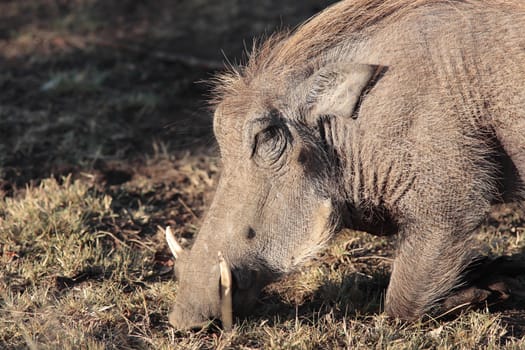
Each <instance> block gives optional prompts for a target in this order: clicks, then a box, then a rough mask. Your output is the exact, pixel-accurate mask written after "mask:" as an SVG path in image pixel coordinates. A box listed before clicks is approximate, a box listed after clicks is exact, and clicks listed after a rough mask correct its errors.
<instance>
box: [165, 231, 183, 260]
mask: <svg viewBox="0 0 525 350" xmlns="http://www.w3.org/2000/svg"><path fill="white" fill-rule="evenodd" d="M166 241H167V242H168V246H169V247H170V250H171V253H172V254H173V256H174V257H175V259H178V258H179V257H180V255H181V254H182V252H183V249H182V247H181V246H180V244H179V242H177V240H176V239H175V236H174V235H173V232H171V228H170V227H169V226H167V227H166Z"/></svg>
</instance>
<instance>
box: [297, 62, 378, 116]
mask: <svg viewBox="0 0 525 350" xmlns="http://www.w3.org/2000/svg"><path fill="white" fill-rule="evenodd" d="M385 71H386V67H384V66H377V65H369V64H359V63H346V64H343V63H340V64H331V65H328V66H325V67H323V68H321V69H320V70H318V71H317V72H315V73H314V74H313V75H312V76H311V77H310V78H309V79H308V83H307V84H308V86H307V89H308V91H309V92H308V95H307V100H306V101H307V105H308V108H309V109H310V111H311V113H312V115H313V116H319V115H334V116H337V117H354V118H355V117H356V113H357V111H358V109H359V105H360V104H361V100H362V98H363V96H365V95H366V94H367V93H368V91H370V90H371V88H372V87H373V86H374V84H375V82H377V80H378V79H379V77H380V76H381V75H382V74H383V73H384V72H385Z"/></svg>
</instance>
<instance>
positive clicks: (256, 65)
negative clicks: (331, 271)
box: [170, 0, 525, 329]
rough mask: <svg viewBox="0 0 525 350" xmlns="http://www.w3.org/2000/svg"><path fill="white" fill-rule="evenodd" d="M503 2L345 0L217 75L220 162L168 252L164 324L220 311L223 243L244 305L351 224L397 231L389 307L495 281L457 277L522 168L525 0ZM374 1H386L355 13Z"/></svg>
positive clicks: (450, 301) (407, 307)
mask: <svg viewBox="0 0 525 350" xmlns="http://www.w3.org/2000/svg"><path fill="white" fill-rule="evenodd" d="M416 3H423V4H426V5H425V6H421V7H417V6H416V5H414V4H416ZM507 3H508V4H509V5H508V6H515V8H513V9H512V11H509V10H508V9H507V8H506V7H503V5H501V7H500V5H494V4H492V3H491V2H489V1H481V2H480V3H479V4H478V5H476V2H474V4H473V5H470V4H469V3H466V2H463V1H456V2H454V4H452V3H450V2H439V1H432V0H428V1H424V0H422V1H419V2H410V1H408V0H407V1H401V0H397V1H394V0H388V1H384V2H380V1H375V0H358V1H344V2H341V3H340V4H339V5H337V6H336V7H334V8H332V9H330V10H328V11H326V12H324V13H323V14H321V15H320V16H319V17H317V18H316V19H314V20H312V21H311V22H309V23H308V24H307V25H305V26H304V27H303V28H301V29H299V30H298V31H297V32H296V33H295V34H293V35H292V36H290V37H287V38H285V39H282V40H278V39H274V42H273V43H272V44H268V45H266V46H263V47H262V48H261V49H260V50H259V51H258V52H257V53H255V54H254V55H253V56H252V58H251V59H250V62H249V63H248V65H247V67H245V68H244V69H243V70H241V72H239V73H238V74H237V73H233V74H231V75H228V76H225V77H223V78H222V80H220V82H219V85H221V86H222V87H220V89H221V91H220V93H219V97H218V98H217V99H218V103H217V107H216V110H215V116H214V131H215V136H216V138H217V141H218V143H219V147H220V153H221V159H222V163H223V171H222V175H221V178H220V181H219V185H218V188H217V192H216V194H215V197H214V200H213V203H212V205H211V207H210V209H209V211H208V213H207V215H206V218H205V220H204V223H203V226H202V228H201V230H200V233H199V234H198V236H197V239H196V242H195V244H194V246H193V248H192V249H191V251H190V252H185V254H184V255H183V256H181V257H180V259H179V260H178V261H177V262H176V269H177V278H178V280H179V290H178V295H177V300H176V305H175V307H174V309H173V311H172V313H171V314H170V323H171V324H172V325H173V326H174V327H176V328H177V329H188V328H195V327H202V326H203V325H205V324H206V323H207V322H208V320H210V319H214V318H218V319H220V318H221V306H220V305H221V297H220V295H221V291H220V287H219V280H220V277H219V268H218V266H217V253H218V252H219V251H221V252H222V253H223V254H224V257H225V259H226V261H227V263H228V264H229V266H230V267H231V270H232V274H233V281H234V282H233V288H234V293H233V310H234V314H235V315H238V316H239V315H243V314H247V313H249V311H250V309H251V308H252V306H253V305H254V303H255V301H256V298H257V295H258V293H259V292H260V290H261V289H262V287H263V286H264V285H266V284H267V283H268V282H269V281H272V280H275V279H276V278H277V277H278V276H279V275H280V274H282V273H285V272H288V271H291V270H292V269H293V268H294V267H296V266H300V264H301V263H302V262H303V261H304V260H306V259H308V258H309V257H310V256H312V255H313V254H314V253H315V252H316V251H317V250H318V249H320V248H321V247H322V246H323V244H324V243H325V242H326V241H327V240H328V239H329V238H330V237H331V236H332V235H333V233H334V232H335V231H337V229H338V228H340V227H342V226H345V225H348V226H350V227H367V226H368V227H370V230H371V231H374V229H375V230H378V231H379V232H377V233H393V232H397V233H399V235H400V243H399V247H398V251H397V254H396V258H395V261H394V265H393V272H392V277H391V281H390V285H389V287H388V291H387V294H386V300H385V311H386V312H387V313H388V314H389V315H391V316H395V317H399V318H401V319H404V320H413V319H416V318H418V317H421V316H422V315H424V314H426V313H432V314H436V313H437V314H439V313H441V312H442V311H444V310H443V308H446V309H448V308H453V307H454V306H455V305H456V304H461V303H469V302H479V301H480V300H481V299H483V300H485V299H486V298H488V296H489V295H490V294H491V293H493V292H495V291H501V290H504V288H501V287H500V285H499V284H498V283H497V281H494V280H492V279H491V280H490V283H489V282H487V283H485V285H486V287H485V286H484V285H481V284H480V285H479V286H462V285H461V283H463V282H465V281H463V280H462V278H463V275H464V273H465V270H466V268H467V266H469V264H470V262H471V261H473V259H474V258H475V256H476V254H475V251H474V245H473V240H472V239H471V237H472V234H473V232H474V231H475V230H476V228H477V227H478V226H479V225H480V223H481V222H482V221H483V219H484V217H485V215H486V213H487V212H488V211H489V209H490V205H491V203H493V202H495V201H497V200H498V199H501V198H502V197H503V196H504V195H505V196H507V197H508V198H511V197H512V196H514V197H513V198H517V196H518V195H519V193H520V191H521V190H522V189H523V183H524V178H525V136H524V135H525V117H524V116H525V86H524V85H525V51H523V49H522V48H523V47H525V38H524V37H523V35H522V34H523V32H522V30H523V26H524V25H525V8H524V7H523V5H522V4H520V2H518V1H515V2H514V1H508V2H507ZM370 4H375V6H379V5H380V4H382V5H381V6H382V7H381V8H380V9H379V7H378V9H377V11H374V10H370V9H369V10H368V12H366V11H365V12H364V13H367V14H368V13H369V16H370V18H362V17H359V16H360V15H359V14H360V13H363V11H360V8H359V6H362V7H365V5H367V6H366V7H367V8H370V6H371V5H370ZM403 4H406V5H403ZM505 6H507V5H505ZM381 11H384V13H382V12H381ZM352 16H354V17H352ZM373 16H376V17H373ZM389 16H390V17H392V18H395V20H388V18H390V17H389ZM383 18H387V20H383ZM324 23H329V25H326V26H325V27H323V25H324ZM360 23H361V24H360ZM371 23H373V25H372V24H371ZM367 24H370V27H367V26H366V25H367ZM503 27H504V28H505V30H501V28H503ZM363 28H364V29H363ZM479 43H491V44H492V45H480V44H479ZM520 48H521V49H520ZM358 62H368V63H372V64H368V63H366V64H365V63H358ZM377 219H383V220H382V221H383V222H381V223H380V224H379V225H376V223H377V221H378V220H377ZM356 220H359V221H356ZM383 224H386V225H383ZM387 227H388V228H389V229H388V230H387V229H386V228H387ZM495 286H497V287H495ZM445 311H446V310H445Z"/></svg>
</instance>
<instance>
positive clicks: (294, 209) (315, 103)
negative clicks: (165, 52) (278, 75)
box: [168, 63, 377, 329]
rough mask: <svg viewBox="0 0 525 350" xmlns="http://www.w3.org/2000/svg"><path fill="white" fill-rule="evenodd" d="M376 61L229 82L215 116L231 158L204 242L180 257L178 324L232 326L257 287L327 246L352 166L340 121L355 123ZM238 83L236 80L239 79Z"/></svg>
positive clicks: (174, 319) (226, 157)
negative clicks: (342, 151)
mask: <svg viewBox="0 0 525 350" xmlns="http://www.w3.org/2000/svg"><path fill="white" fill-rule="evenodd" d="M376 68H377V67H375V66H369V65H361V64H348V63H346V64H339V63H330V64H326V65H323V66H322V67H321V68H319V67H317V68H312V69H311V70H310V71H309V72H307V73H305V72H302V73H301V74H296V75H294V76H293V77H291V78H290V77H288V78H286V79H284V78H283V79H281V82H277V81H276V80H275V79H274V77H273V76H272V75H267V74H266V75H265V74H259V75H256V76H252V77H251V78H246V77H243V76H238V77H236V79H234V81H230V82H226V81H223V82H222V84H227V85H228V87H227V88H224V91H223V92H222V94H221V97H220V99H219V102H218V104H217V107H216V110H215V116H214V132H215V136H216V138H217V141H218V144H219V148H220V154H221V159H222V165H223V168H222V174H221V178H220V180H219V183H218V187H217V191H216V193H215V197H214V200H213V203H212V204H211V207H210V208H209V211H208V213H207V215H206V217H205V220H204V222H203V225H202V228H201V230H200V232H199V234H198V236H197V239H196V241H195V243H194V245H193V247H192V249H191V250H190V251H188V252H185V251H182V250H181V249H180V247H179V246H178V245H177V243H176V242H175V240H174V239H173V237H172V236H171V235H170V233H169V232H168V241H169V242H171V243H170V245H171V247H172V251H173V252H174V254H175V255H176V256H177V257H178V260H177V262H176V275H177V278H178V281H179V289H178V295H177V300H176V304H175V307H174V309H173V311H172V312H171V314H170V318H169V319H170V323H171V324H172V325H173V326H174V327H176V328H177V329H188V328H197V327H202V326H203V325H205V324H206V323H207V322H208V321H209V320H210V319H222V321H223V326H224V327H225V328H228V327H231V322H232V321H231V317H232V316H231V315H232V307H233V314H235V315H243V314H246V313H247V312H248V311H249V310H250V309H251V308H252V307H253V305H254V303H255V301H256V299H257V296H258V293H259V292H260V291H261V289H262V288H263V287H264V286H265V285H266V284H267V283H269V282H270V281H272V280H274V279H275V278H276V277H278V276H279V275H280V274H281V273H283V272H287V271H290V270H291V269H293V267H294V266H297V265H298V264H300V263H301V262H302V261H304V260H305V259H306V258H308V257H309V256H311V255H312V254H313V253H314V252H315V251H316V250H318V249H319V247H321V246H322V244H323V243H324V242H326V240H327V239H328V238H330V236H331V234H332V233H333V232H334V230H335V229H337V228H338V226H340V224H341V222H340V218H341V216H342V215H341V214H342V212H341V211H342V210H343V208H344V207H345V201H344V197H345V195H344V192H345V191H344V176H343V174H342V173H343V170H342V169H343V166H342V165H341V164H340V161H341V159H340V157H339V155H338V151H337V145H336V141H337V139H339V138H341V137H343V136H342V135H343V134H344V131H342V130H338V124H339V122H338V118H343V119H347V120H351V118H352V115H353V114H354V112H355V111H356V109H357V108H358V105H359V101H360V98H361V95H362V93H363V91H365V90H366V87H367V86H368V84H369V82H370V81H371V79H372V77H373V76H374V73H375V72H376V71H377V70H376ZM230 78H231V79H233V78H232V77H230Z"/></svg>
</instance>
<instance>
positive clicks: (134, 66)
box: [0, 0, 335, 195]
mask: <svg viewBox="0 0 525 350" xmlns="http://www.w3.org/2000/svg"><path fill="white" fill-rule="evenodd" d="M333 2H335V1H333V0H307V1H300V2H299V1H294V0H279V1H277V0H221V1H214V0H170V1H168V0H157V1H146V0H123V1H107V0H24V1H20V0H12V1H6V0H4V1H1V2H0V67H1V69H0V91H1V93H0V179H1V180H0V193H3V194H4V195H5V194H10V193H12V191H13V188H15V187H20V186H22V187H23V186H24V185H25V184H27V183H28V182H31V181H38V180H39V179H42V178H45V177H48V176H50V175H51V174H53V175H55V176H60V175H65V174H68V173H71V172H72V173H77V172H79V171H80V170H83V171H84V170H87V171H91V172H92V171H95V172H97V171H98V172H100V173H101V176H102V178H103V180H104V181H106V182H109V183H110V184H119V183H121V182H124V181H126V180H127V179H129V178H130V177H131V176H132V175H133V174H130V172H129V171H128V170H125V169H124V170H123V169H122V168H123V167H124V168H125V166H123V165H122V164H120V165H116V164H117V163H118V161H126V162H128V163H129V162H132V161H133V160H134V159H143V158H144V157H145V156H151V155H152V154H155V153H159V152H165V153H170V154H172V155H173V154H177V152H183V151H190V152H191V153H192V154H195V153H207V152H209V151H210V150H213V145H214V141H213V137H212V131H211V113H210V111H209V110H208V108H207V105H206V98H207V92H208V89H209V86H207V85H206V84H205V83H204V81H205V80H207V79H209V78H210V77H212V76H213V74H214V73H215V72H216V71H217V70H220V69H222V67H223V64H224V62H225V61H226V60H229V61H231V62H242V57H243V51H244V50H245V49H244V48H245V47H248V48H249V47H251V44H252V41H253V38H254V37H260V36H264V35H267V34H270V33H271V32H273V31H274V30H276V29H279V28H293V27H294V26H296V25H297V24H298V23H300V22H301V21H303V20H304V19H306V18H308V17H310V16H311V15H312V14H314V13H316V12H318V11H319V10H321V9H323V8H324V7H326V6H328V5H330V4H331V3H333ZM211 152H212V151H211ZM115 162H117V163H115Z"/></svg>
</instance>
